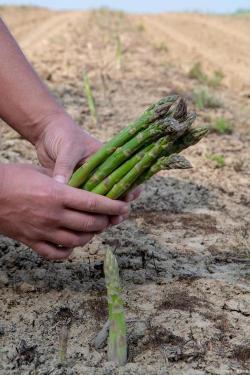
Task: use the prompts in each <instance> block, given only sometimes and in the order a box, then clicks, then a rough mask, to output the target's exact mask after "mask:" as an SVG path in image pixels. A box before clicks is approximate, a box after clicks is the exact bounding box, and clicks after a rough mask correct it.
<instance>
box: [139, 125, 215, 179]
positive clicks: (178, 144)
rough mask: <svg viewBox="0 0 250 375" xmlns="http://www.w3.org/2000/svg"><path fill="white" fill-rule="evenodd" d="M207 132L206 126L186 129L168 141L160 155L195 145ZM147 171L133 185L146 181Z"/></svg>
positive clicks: (166, 154)
mask: <svg viewBox="0 0 250 375" xmlns="http://www.w3.org/2000/svg"><path fill="white" fill-rule="evenodd" d="M207 133H208V128H206V127H199V128H194V129H189V130H187V132H186V133H184V134H183V135H182V136H181V137H179V138H178V139H176V140H175V141H173V142H170V143H169V144H168V145H167V147H166V148H165V149H164V150H163V151H162V154H161V156H170V155H172V154H177V153H179V152H181V151H183V150H184V149H186V148H188V147H190V146H193V145H195V144H196V143H198V142H199V141H200V140H201V139H202V138H203V137H204V136H205V135H207ZM147 173H148V171H145V172H144V173H143V174H142V175H141V176H140V177H139V178H138V179H137V180H136V182H135V185H136V186H138V185H140V184H142V183H143V182H144V181H146V179H148V178H146V176H147Z"/></svg>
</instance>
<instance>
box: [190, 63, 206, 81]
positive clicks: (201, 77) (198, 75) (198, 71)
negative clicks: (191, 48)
mask: <svg viewBox="0 0 250 375" xmlns="http://www.w3.org/2000/svg"><path fill="white" fill-rule="evenodd" d="M188 77H189V78H191V79H197V81H199V82H200V83H207V81H208V76H207V75H206V74H205V73H204V72H203V70H202V67H201V63H200V62H197V63H195V64H194V65H193V66H192V68H191V69H190V71H189V73H188Z"/></svg>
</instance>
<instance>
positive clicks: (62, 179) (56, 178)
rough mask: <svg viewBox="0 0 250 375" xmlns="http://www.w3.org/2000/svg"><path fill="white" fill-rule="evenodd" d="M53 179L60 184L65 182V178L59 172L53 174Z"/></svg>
mask: <svg viewBox="0 0 250 375" xmlns="http://www.w3.org/2000/svg"><path fill="white" fill-rule="evenodd" d="M54 179H55V180H56V181H57V182H59V183H60V184H65V182H66V178H65V177H64V176H62V175H59V174H58V175H57V176H55V177H54Z"/></svg>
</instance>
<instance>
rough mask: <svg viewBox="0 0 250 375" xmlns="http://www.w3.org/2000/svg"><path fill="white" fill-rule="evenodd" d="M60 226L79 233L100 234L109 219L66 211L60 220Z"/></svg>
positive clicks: (102, 216)
mask: <svg viewBox="0 0 250 375" xmlns="http://www.w3.org/2000/svg"><path fill="white" fill-rule="evenodd" d="M60 226H61V227H64V228H67V229H71V230H73V231H79V232H101V231H103V230H104V229H106V228H107V227H108V226H109V218H108V216H106V215H91V214H88V213H80V212H77V211H70V210H67V211H66V213H65V215H64V216H63V217H62V218H60Z"/></svg>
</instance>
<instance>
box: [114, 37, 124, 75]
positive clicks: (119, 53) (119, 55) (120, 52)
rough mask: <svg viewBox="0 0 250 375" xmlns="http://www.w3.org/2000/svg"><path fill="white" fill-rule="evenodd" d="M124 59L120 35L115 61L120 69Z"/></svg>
mask: <svg viewBox="0 0 250 375" xmlns="http://www.w3.org/2000/svg"><path fill="white" fill-rule="evenodd" d="M122 57H123V48H122V42H121V38H120V37H119V35H117V37H116V49H115V59H116V63H117V67H118V68H119V69H120V68H121V65H122Z"/></svg>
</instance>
